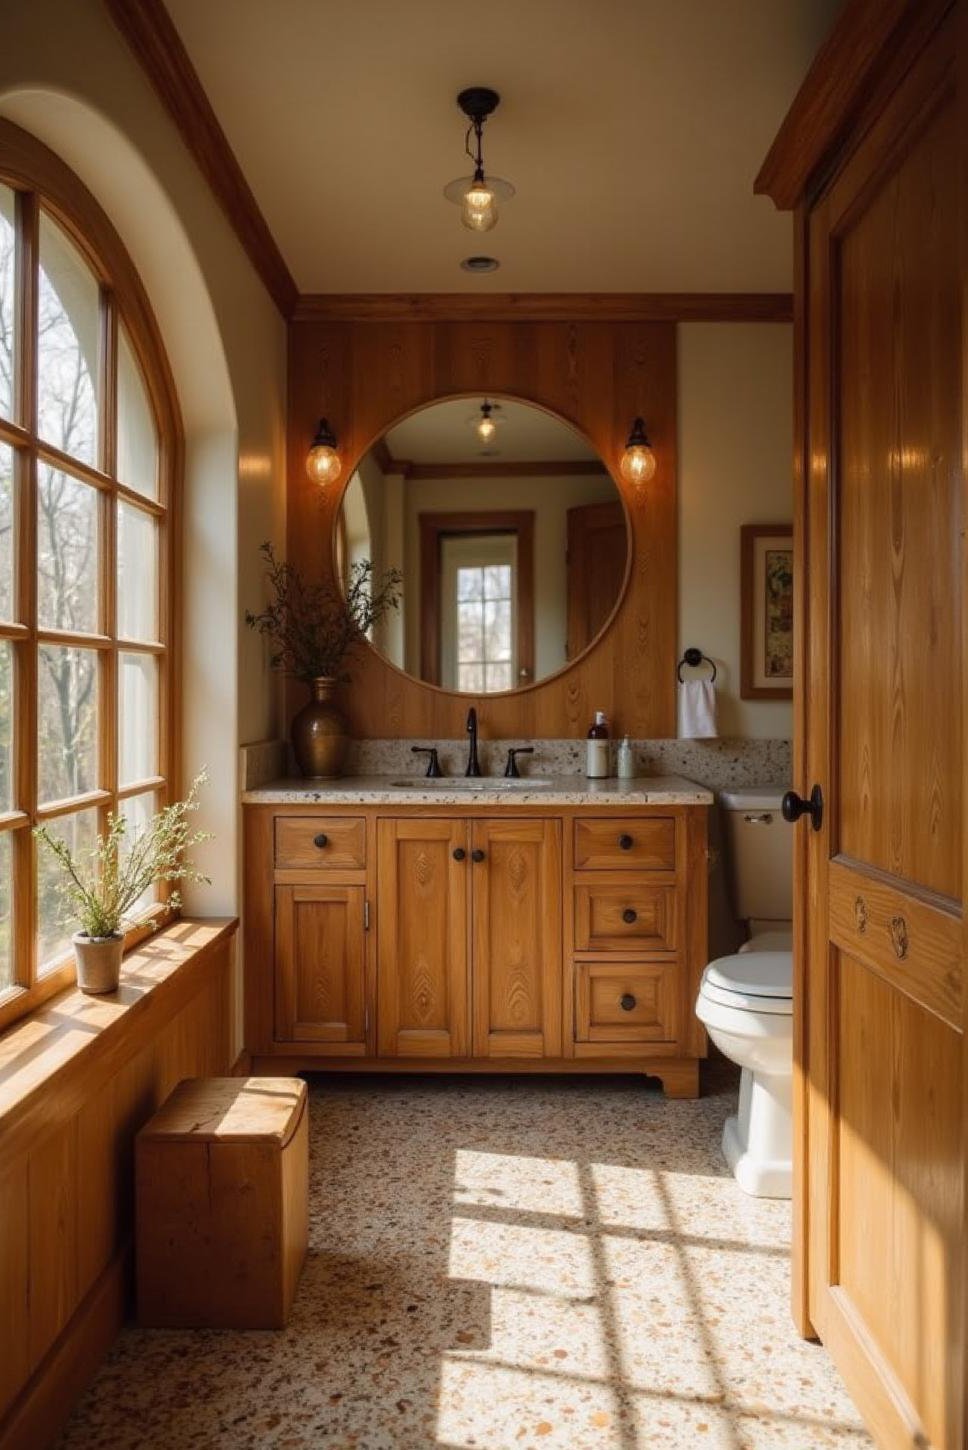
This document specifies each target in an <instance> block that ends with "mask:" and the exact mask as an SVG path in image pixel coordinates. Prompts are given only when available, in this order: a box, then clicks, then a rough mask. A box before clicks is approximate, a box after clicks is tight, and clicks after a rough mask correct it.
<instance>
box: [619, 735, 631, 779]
mask: <svg viewBox="0 0 968 1450" xmlns="http://www.w3.org/2000/svg"><path fill="white" fill-rule="evenodd" d="M615 774H616V775H617V776H618V778H619V780H633V779H634V778H635V752H634V751H633V749H632V742H631V740H630V739H629V737H628V736H627V735H625V736H623V737H622V741H621V743H620V744H619V747H618V754H617V756H616V761H615Z"/></svg>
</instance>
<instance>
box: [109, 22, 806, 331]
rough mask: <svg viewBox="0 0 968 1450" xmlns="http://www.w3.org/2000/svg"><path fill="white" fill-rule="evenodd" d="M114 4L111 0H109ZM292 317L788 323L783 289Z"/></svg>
mask: <svg viewBox="0 0 968 1450" xmlns="http://www.w3.org/2000/svg"><path fill="white" fill-rule="evenodd" d="M109 3H117V0H109ZM292 320H293V321H294V322H792V321H793V297H792V295H791V294H790V293H789V292H488V293H484V294H482V295H480V296H477V295H475V294H474V293H471V292H413V293H410V292H332V293H322V292H320V293H307V294H305V295H303V296H302V297H300V298H299V301H298V302H297V304H296V308H295V311H294V312H293V314H292Z"/></svg>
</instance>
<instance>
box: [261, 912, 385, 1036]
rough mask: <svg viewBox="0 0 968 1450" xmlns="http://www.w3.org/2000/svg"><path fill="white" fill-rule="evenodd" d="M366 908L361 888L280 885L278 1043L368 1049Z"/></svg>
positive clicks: (277, 993)
mask: <svg viewBox="0 0 968 1450" xmlns="http://www.w3.org/2000/svg"><path fill="white" fill-rule="evenodd" d="M365 912H366V903H365V893H364V889H363V887H362V886H277V887H276V890H275V917H276V1038H277V1039H278V1040H279V1041H282V1042H325V1043H326V1044H327V1051H329V1052H331V1053H332V1054H333V1055H335V1056H362V1055H363V1053H364V1052H365V1050H366V1037H367V1031H366V1029H367V1012H366V948H365V945H364V943H365V937H364V921H365Z"/></svg>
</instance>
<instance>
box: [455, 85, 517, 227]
mask: <svg viewBox="0 0 968 1450" xmlns="http://www.w3.org/2000/svg"><path fill="white" fill-rule="evenodd" d="M500 99H501V98H500V96H499V95H498V93H497V91H492V90H490V89H489V87H487V86H470V87H469V88H468V89H467V90H465V91H461V93H460V95H459V96H458V97H457V104H458V105H459V106H460V108H461V110H462V111H463V112H464V115H465V116H466V117H467V118H468V120H469V121H470V125H469V126H468V128H467V134H466V135H465V137H464V150H465V151H466V152H467V154H468V156H469V157H470V158H471V160H472V161H473V163H474V175H473V176H458V178H457V180H456V181H451V182H449V183H448V185H447V186H445V187H444V196H446V198H447V200H448V201H452V202H455V203H456V204H457V205H458V206H459V207H460V219H461V221H462V222H463V223H464V226H465V227H469V228H470V230H471V231H472V232H489V231H490V230H491V228H492V227H493V226H495V225H496V223H497V203H498V199H499V198H500V199H501V200H502V201H509V200H510V198H511V197H512V196H513V195H514V187H513V186H512V185H511V183H510V182H509V181H502V180H501V178H500V177H499V176H488V175H486V174H485V171H484V151H483V140H482V136H483V131H484V122H485V121H486V120H487V118H488V116H490V115H492V114H493V113H494V111H495V110H496V109H497V107H498V103H499V102H500ZM472 134H473V136H474V138H475V149H474V150H473V151H472V150H471V144H470V143H471V135H472Z"/></svg>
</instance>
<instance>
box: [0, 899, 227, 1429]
mask: <svg viewBox="0 0 968 1450" xmlns="http://www.w3.org/2000/svg"><path fill="white" fill-rule="evenodd" d="M235 932H236V923H235V922H234V921H214V920H213V921H180V922H176V923H175V924H174V925H173V926H171V927H169V928H168V929H167V930H165V931H163V932H160V933H159V934H158V935H157V936H155V937H153V938H152V939H151V940H150V941H148V942H146V943H145V944H144V945H143V946H141V947H139V948H138V949H137V950H136V951H134V952H132V953H131V954H130V955H129V956H128V957H127V958H126V961H125V971H124V977H123V981H122V986H121V989H120V991H119V992H118V993H116V994H112V995H111V996H109V997H106V998H96V997H85V996H84V995H83V994H82V993H80V992H78V991H76V990H73V989H71V990H68V991H66V992H64V993H62V994H61V995H60V996H59V997H55V998H54V999H53V1001H51V1002H50V1003H48V1004H47V1005H46V1006H45V1007H44V1008H42V1009H41V1010H40V1011H38V1012H36V1013H35V1014H33V1015H32V1016H31V1017H28V1018H26V1019H25V1020H24V1021H23V1022H21V1023H20V1024H18V1026H17V1027H15V1028H13V1029H11V1031H9V1032H8V1033H7V1034H6V1036H5V1037H4V1038H2V1039H0V1225H2V1232H0V1450H40V1447H42V1446H44V1445H47V1444H49V1443H50V1441H51V1440H52V1439H53V1438H54V1436H56V1434H57V1433H58V1431H59V1429H60V1427H61V1425H62V1424H63V1422H64V1420H65V1419H66V1417H67V1415H68V1414H69V1413H70V1409H71V1406H72V1405H73V1403H74V1401H75V1400H76V1398H77V1396H78V1395H79V1394H80V1393H81V1391H82V1390H83V1389H84V1387H85V1386H86V1384H87V1383H88V1381H89V1380H90V1378H91V1376H92V1375H93V1373H94V1371H95V1370H96V1368H97V1366H98V1364H99V1363H100V1361H101V1359H102V1357H103V1355H104V1354H105V1352H106V1350H107V1349H108V1346H109V1345H110V1344H111V1341H112V1340H113V1339H114V1337H115V1335H116V1334H117V1332H118V1330H119V1329H120V1327H121V1324H122V1322H123V1319H124V1316H125V1313H126V1310H127V1307H128V1300H129V1289H130V1239H131V1226H132V1204H133V1196H134V1192H133V1190H134V1184H133V1174H132V1162H133V1144H134V1136H135V1133H136V1132H137V1130H138V1129H139V1128H140V1127H141V1125H142V1124H143V1123H145V1122H146V1121H147V1120H148V1118H150V1117H151V1115H152V1114H153V1113H154V1111H155V1110H156V1108H157V1107H158V1106H159V1105H160V1103H161V1102H163V1101H164V1099H165V1098H166V1097H167V1095H168V1093H169V1092H170V1091H171V1089H172V1088H173V1087H174V1085H175V1084H176V1083H177V1082H179V1081H180V1080H181V1079H182V1078H184V1077H196V1076H209V1075H218V1074H224V1073H227V1072H228V1071H229V1070H230V1067H231V1062H232V1043H231V1036H232V966H233V956H234V937H235Z"/></svg>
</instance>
